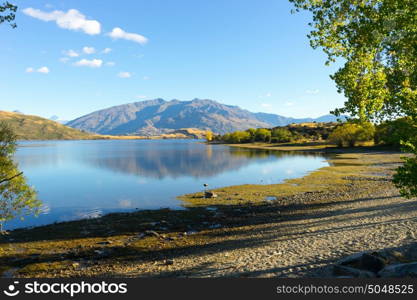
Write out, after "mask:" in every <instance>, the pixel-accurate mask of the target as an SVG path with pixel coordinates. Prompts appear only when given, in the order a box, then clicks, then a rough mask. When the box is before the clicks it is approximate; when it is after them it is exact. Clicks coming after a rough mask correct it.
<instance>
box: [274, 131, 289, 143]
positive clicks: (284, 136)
mask: <svg viewBox="0 0 417 300" xmlns="http://www.w3.org/2000/svg"><path fill="white" fill-rule="evenodd" d="M271 136H272V138H271V141H272V142H274V143H286V142H291V141H292V139H293V135H292V133H291V131H289V130H288V129H286V128H274V129H272V132H271Z"/></svg>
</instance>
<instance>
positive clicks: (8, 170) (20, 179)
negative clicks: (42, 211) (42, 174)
mask: <svg viewBox="0 0 417 300" xmlns="http://www.w3.org/2000/svg"><path fill="white" fill-rule="evenodd" d="M15 151H16V136H15V135H14V133H13V131H12V130H11V128H10V127H9V126H8V125H7V124H5V123H0V231H2V226H3V223H4V222H6V221H8V220H11V219H13V218H16V217H23V216H25V215H28V214H32V213H35V214H36V213H37V212H38V209H39V207H40V205H41V202H40V201H39V200H38V199H37V197H36V192H35V191H34V189H33V188H32V187H30V186H29V185H28V184H27V183H26V179H25V177H24V176H23V173H22V172H20V171H19V169H18V168H17V165H16V163H15V162H14V161H13V159H12V156H13V154H14V152H15Z"/></svg>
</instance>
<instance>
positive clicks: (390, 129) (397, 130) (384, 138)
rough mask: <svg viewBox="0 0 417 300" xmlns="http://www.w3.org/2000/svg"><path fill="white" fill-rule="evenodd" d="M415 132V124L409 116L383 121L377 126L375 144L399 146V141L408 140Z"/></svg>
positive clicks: (416, 126) (416, 125)
mask: <svg viewBox="0 0 417 300" xmlns="http://www.w3.org/2000/svg"><path fill="white" fill-rule="evenodd" d="M416 133H417V124H415V123H413V121H412V119H411V118H407V117H405V118H399V119H397V120H394V121H385V122H383V123H381V124H380V125H378V126H377V128H376V133H375V144H383V145H389V146H394V147H400V146H401V141H407V140H410V139H411V138H412V137H413V136H415V135H416Z"/></svg>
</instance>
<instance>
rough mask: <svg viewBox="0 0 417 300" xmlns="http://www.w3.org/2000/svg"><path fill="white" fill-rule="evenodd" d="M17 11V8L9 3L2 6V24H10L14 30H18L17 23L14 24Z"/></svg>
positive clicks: (0, 16) (0, 19) (0, 17)
mask: <svg viewBox="0 0 417 300" xmlns="http://www.w3.org/2000/svg"><path fill="white" fill-rule="evenodd" d="M16 11H17V6H16V5H13V4H11V3H9V2H7V1H6V2H4V3H3V4H2V5H0V24H1V23H3V22H8V23H10V26H12V28H16V27H17V25H16V23H12V22H13V21H14V19H15V18H16V14H15V13H16Z"/></svg>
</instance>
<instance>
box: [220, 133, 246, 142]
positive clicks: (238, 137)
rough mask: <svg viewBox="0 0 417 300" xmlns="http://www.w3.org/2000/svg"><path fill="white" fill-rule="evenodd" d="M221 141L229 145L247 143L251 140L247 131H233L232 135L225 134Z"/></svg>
mask: <svg viewBox="0 0 417 300" xmlns="http://www.w3.org/2000/svg"><path fill="white" fill-rule="evenodd" d="M222 140H223V141H224V142H226V143H230V144H239V143H248V142H250V140H251V135H250V133H249V132H247V131H235V132H233V133H226V134H225V135H224V136H223V137H222Z"/></svg>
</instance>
